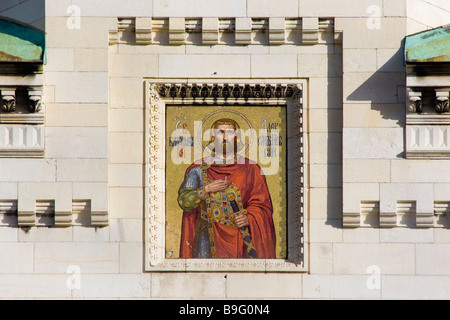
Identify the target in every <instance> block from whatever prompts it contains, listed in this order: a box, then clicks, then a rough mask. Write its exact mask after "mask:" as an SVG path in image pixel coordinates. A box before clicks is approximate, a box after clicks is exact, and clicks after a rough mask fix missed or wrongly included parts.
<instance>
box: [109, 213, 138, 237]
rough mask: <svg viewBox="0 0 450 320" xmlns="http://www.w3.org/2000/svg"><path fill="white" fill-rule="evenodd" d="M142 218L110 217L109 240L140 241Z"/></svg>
mask: <svg viewBox="0 0 450 320" xmlns="http://www.w3.org/2000/svg"><path fill="white" fill-rule="evenodd" d="M142 223H143V219H142V217H141V219H111V221H110V227H109V228H110V241H113V242H121V243H125V242H132V243H133V242H141V241H142V239H143V229H142Z"/></svg>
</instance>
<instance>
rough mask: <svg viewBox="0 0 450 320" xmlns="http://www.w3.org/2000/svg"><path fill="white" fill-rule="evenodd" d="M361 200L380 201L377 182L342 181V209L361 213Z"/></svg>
mask: <svg viewBox="0 0 450 320" xmlns="http://www.w3.org/2000/svg"><path fill="white" fill-rule="evenodd" d="M362 201H380V185H379V184H378V183H347V182H345V183H344V187H343V209H344V212H345V213H361V202H362Z"/></svg>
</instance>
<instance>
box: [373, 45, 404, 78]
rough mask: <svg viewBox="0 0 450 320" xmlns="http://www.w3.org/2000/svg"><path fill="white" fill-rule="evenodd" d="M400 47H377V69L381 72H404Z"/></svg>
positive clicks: (402, 52) (402, 54)
mask: <svg viewBox="0 0 450 320" xmlns="http://www.w3.org/2000/svg"><path fill="white" fill-rule="evenodd" d="M404 59H405V57H404V51H403V50H402V49H397V48H394V49H378V50H377V70H379V71H382V72H406V70H405V65H404Z"/></svg>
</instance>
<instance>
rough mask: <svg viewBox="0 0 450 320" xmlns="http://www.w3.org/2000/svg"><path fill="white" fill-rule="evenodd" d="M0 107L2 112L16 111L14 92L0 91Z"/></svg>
mask: <svg viewBox="0 0 450 320" xmlns="http://www.w3.org/2000/svg"><path fill="white" fill-rule="evenodd" d="M1 109H2V112H6V113H11V112H15V111H16V96H15V93H14V92H11V93H6V92H4V91H2V100H1Z"/></svg>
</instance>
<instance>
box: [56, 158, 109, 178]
mask: <svg viewBox="0 0 450 320" xmlns="http://www.w3.org/2000/svg"><path fill="white" fill-rule="evenodd" d="M57 179H58V181H68V182H72V181H73V182H107V181H108V160H107V159H59V160H58V174H57Z"/></svg>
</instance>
